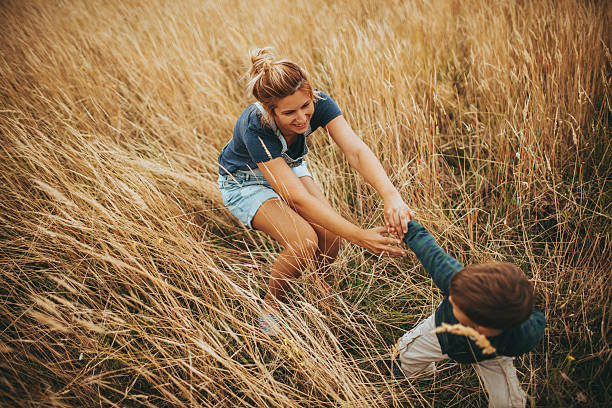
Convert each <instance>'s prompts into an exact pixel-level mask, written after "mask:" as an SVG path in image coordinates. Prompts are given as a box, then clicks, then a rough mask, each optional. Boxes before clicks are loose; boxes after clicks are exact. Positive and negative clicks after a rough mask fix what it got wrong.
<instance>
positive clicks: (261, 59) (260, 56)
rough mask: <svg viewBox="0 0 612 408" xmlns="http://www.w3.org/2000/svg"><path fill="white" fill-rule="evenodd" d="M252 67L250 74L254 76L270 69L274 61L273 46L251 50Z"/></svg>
mask: <svg viewBox="0 0 612 408" xmlns="http://www.w3.org/2000/svg"><path fill="white" fill-rule="evenodd" d="M250 56H251V69H250V70H249V76H250V77H251V78H254V77H256V76H259V75H261V74H262V73H264V72H266V71H269V70H270V68H271V67H272V64H273V63H274V53H273V52H272V47H264V48H255V49H252V50H251V51H250Z"/></svg>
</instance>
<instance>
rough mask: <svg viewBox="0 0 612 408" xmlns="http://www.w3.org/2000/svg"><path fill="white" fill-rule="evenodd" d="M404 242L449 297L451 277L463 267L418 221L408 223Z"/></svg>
mask: <svg viewBox="0 0 612 408" xmlns="http://www.w3.org/2000/svg"><path fill="white" fill-rule="evenodd" d="M404 242H405V243H406V245H408V247H409V248H410V249H411V250H412V252H414V254H415V255H416V256H417V258H418V260H419V261H420V262H421V264H423V266H424V267H425V270H426V271H427V273H428V274H429V275H430V276H431V278H432V279H433V281H434V283H435V284H436V286H438V288H440V290H441V291H442V292H443V293H444V295H445V296H448V294H449V293H448V290H449V286H450V279H451V277H452V276H453V275H454V274H455V273H457V272H459V271H460V270H461V269H463V266H462V265H461V264H460V263H459V261H457V260H456V259H455V258H453V257H452V256H450V255H448V254H447V253H446V252H444V250H442V248H440V247H439V246H438V244H436V241H435V240H434V237H433V236H432V235H431V234H430V233H429V232H428V231H427V230H426V229H425V228H424V227H423V226H422V225H421V224H419V223H418V222H417V221H414V220H413V221H410V223H408V232H407V233H406V235H404Z"/></svg>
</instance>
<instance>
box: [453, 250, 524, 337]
mask: <svg viewBox="0 0 612 408" xmlns="http://www.w3.org/2000/svg"><path fill="white" fill-rule="evenodd" d="M449 293H450V295H451V296H452V297H453V302H454V303H455V304H456V305H457V306H458V307H459V308H460V309H461V311H462V312H463V313H465V314H466V316H467V317H469V318H470V320H472V321H473V322H474V323H476V324H478V325H480V326H483V327H487V328H491V329H501V330H506V329H509V328H511V327H514V326H516V325H519V324H521V323H522V322H524V321H525V320H527V319H528V318H529V315H530V314H531V312H532V311H533V303H534V299H533V285H532V284H531V282H529V281H528V280H527V278H526V276H525V274H524V273H523V271H521V270H520V269H519V268H518V267H517V266H516V265H513V264H511V263H501V262H491V263H484V264H476V265H469V266H466V267H465V268H463V269H462V270H460V271H459V272H457V273H456V274H454V275H453V276H452V277H451V281H450V290H449Z"/></svg>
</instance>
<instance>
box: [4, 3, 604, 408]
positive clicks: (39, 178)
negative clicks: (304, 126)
mask: <svg viewBox="0 0 612 408" xmlns="http://www.w3.org/2000/svg"><path fill="white" fill-rule="evenodd" d="M611 17H612V7H610V6H609V3H607V2H605V1H570V0H558V1H553V0H543V1H518V0H517V1H502V0H489V1H485V0H469V1H458V0H454V1H453V0H428V1H424V0H423V1H421V0H415V1H398V0H380V1H377V0H338V1H323V0H308V1H305V0H295V1H283V0H266V1H259V2H252V1H246V0H225V1H221V0H218V1H206V0H200V1H196V0H184V1H180V2H178V1H163V0H150V1H136V0H123V1H119V0H106V1H101V0H70V1H68V0H66V1H63V0H53V1H43V0H39V1H33V0H3V1H2V2H0V157H1V160H0V405H1V406H7V407H9V406H18V407H97V406H99V407H101V406H109V407H110V406H116V407H140V406H143V407H182V406H185V407H186V406H189V407H195V406H203V407H237V406H253V407H255V406H257V407H261V406H271V407H337V406H342V407H368V408H369V407H400V406H401V407H404V406H405V407H423V406H427V407H430V406H431V407H433V406H436V407H438V406H439V407H454V406H460V407H464V408H466V407H479V406H486V404H487V398H486V394H485V392H484V390H483V388H482V386H481V385H480V384H479V380H478V377H477V376H476V374H475V373H474V371H473V369H472V368H471V367H469V366H460V365H458V364H454V363H450V362H447V363H444V364H441V365H440V366H439V368H440V372H439V373H438V374H437V375H436V377H435V378H434V379H429V380H422V381H412V382H410V381H398V380H392V379H389V378H388V377H387V376H386V372H385V368H384V366H383V365H382V364H381V362H382V361H384V360H386V359H389V358H391V356H392V348H393V345H394V343H395V341H396V340H397V339H398V338H399V337H400V336H401V334H403V333H404V332H405V331H406V330H408V329H410V328H411V327H413V326H414V325H415V324H416V323H417V322H418V321H419V320H420V319H423V318H424V317H426V316H428V315H429V314H430V313H431V312H432V310H433V309H434V308H435V306H436V305H437V303H438V302H439V301H440V300H441V294H440V292H439V291H438V290H437V289H436V288H435V287H434V286H433V284H432V283H431V280H430V279H428V277H427V275H426V273H425V272H424V270H423V269H422V267H420V265H419V264H418V262H417V260H416V258H415V257H414V256H412V255H410V256H408V257H405V258H402V259H389V258H382V259H378V258H377V257H375V256H372V255H370V254H368V253H366V252H365V251H364V250H362V249H361V248H359V247H355V246H353V245H350V244H346V243H345V244H344V245H343V247H342V250H341V254H340V257H339V259H338V261H337V262H336V263H335V264H334V265H333V272H334V276H335V282H334V285H333V286H334V289H335V290H337V291H338V293H341V295H342V297H343V298H344V300H345V302H346V305H344V306H342V305H338V304H335V303H332V302H328V301H326V299H322V296H321V293H320V292H319V291H318V289H317V286H316V285H315V284H314V283H315V282H316V279H314V277H315V274H316V271H315V270H308V271H307V272H306V273H305V274H304V276H303V277H302V278H301V279H300V280H299V281H297V282H295V285H293V287H292V288H291V293H290V296H289V298H290V299H291V300H290V301H289V302H288V303H287V305H286V308H285V310H284V313H283V316H284V324H285V325H286V327H287V329H286V331H285V332H284V333H283V335H282V336H281V337H279V338H275V339H274V338H273V339H271V338H266V337H264V336H263V335H261V334H259V332H258V331H257V329H256V326H255V316H256V314H257V304H258V299H260V298H261V296H262V295H263V293H264V291H265V288H266V283H267V275H268V268H269V265H270V263H271V262H272V261H273V259H274V257H275V254H276V253H277V252H278V249H279V248H278V245H277V244H276V243H275V242H274V241H272V240H271V239H269V238H267V237H266V236H264V235H262V234H260V233H257V232H253V231H247V230H245V229H244V228H242V227H241V226H240V225H239V224H238V223H237V221H235V220H234V219H233V218H232V217H231V215H230V214H229V213H228V212H227V211H226V210H225V209H224V208H223V203H222V202H221V201H220V197H219V194H218V192H217V184H216V178H217V155H218V153H219V151H220V150H221V148H222V147H223V146H224V144H225V143H226V142H227V141H228V140H229V138H230V136H231V132H232V129H233V126H234V122H235V120H236V118H237V117H238V115H239V114H240V112H241V111H242V110H243V109H244V107H245V106H246V105H247V104H249V103H251V102H252V99H251V98H250V97H249V96H248V95H247V94H246V92H245V80H244V77H243V75H244V73H245V72H246V70H247V68H248V66H247V63H248V50H249V49H250V48H252V47H256V46H257V47H261V46H266V45H271V46H273V47H275V50H276V52H277V54H279V55H282V56H286V57H288V58H290V59H292V60H295V61H297V62H298V63H300V64H302V65H303V66H304V67H306V68H307V69H308V71H309V72H310V74H311V77H312V81H313V83H314V85H315V86H316V87H317V88H320V89H322V90H324V91H325V92H327V93H329V94H330V95H331V96H332V97H333V98H334V99H335V100H336V101H337V102H338V104H339V105H340V107H341V109H342V110H343V112H344V115H345V117H346V118H347V120H348V122H349V123H350V124H351V125H352V127H353V128H354V129H355V131H356V133H357V134H359V135H360V136H361V137H362V138H363V139H364V140H365V141H366V142H367V144H368V145H369V146H370V147H371V148H372V150H373V151H374V153H375V154H376V155H377V156H378V157H380V158H381V161H382V162H383V166H384V167H385V169H386V170H387V171H388V174H389V175H390V177H391V178H392V181H393V182H394V183H395V185H396V186H398V188H399V189H400V191H401V193H402V195H403V196H404V198H405V200H406V202H407V203H408V204H409V205H410V206H411V207H412V208H414V209H415V211H416V212H417V216H418V219H419V220H420V221H421V222H422V223H423V224H424V225H426V226H427V227H428V228H429V229H430V230H431V231H432V233H433V234H434V235H435V236H436V238H437V240H438V242H439V243H440V244H441V245H442V246H443V247H444V248H445V249H446V250H447V251H448V252H449V253H451V254H453V255H454V256H456V257H457V258H458V259H459V260H460V261H462V262H464V263H473V262H482V261H486V260H503V261H510V262H514V263H516V264H518V265H519V266H520V267H521V268H522V269H523V270H524V271H525V273H526V274H527V275H528V276H529V277H530V279H532V280H533V282H534V284H535V288H536V292H537V308H538V309H539V310H541V311H542V312H543V313H544V314H545V315H546V318H547V321H548V327H547V329H546V333H545V336H544V338H543V340H542V342H541V344H540V345H539V346H538V347H537V348H536V349H535V350H534V351H533V352H532V353H530V354H528V355H525V356H523V357H521V358H518V359H517V360H516V362H515V363H516V365H517V368H518V371H519V379H520V381H521V383H522V385H523V388H524V389H525V390H526V391H527V392H528V394H529V406H550V407H567V406H589V407H596V406H610V405H611V404H612V397H611V393H612V389H611V388H612V386H611V385H610V384H611V383H612V377H611V375H610V359H611V348H610V338H611V334H610V314H611V311H612V307H611V306H612V304H611V301H610V288H611V287H612V282H611V279H610V269H611V267H612V257H611V252H612V251H611V249H612V223H611V219H612V185H611V183H612V169H611V163H612V150H611V149H612V143H611V139H612V137H611V134H610V119H611V118H612V115H611V113H612V103H611V96H612V95H611V82H612V69H611V68H612V57H611V54H610V43H611V39H612V33H611V31H612V28H611V27H612V18H611ZM310 139H311V140H310V144H311V146H310V147H311V154H310V157H311V160H310V164H311V169H312V171H313V174H314V175H315V177H316V178H317V180H318V182H319V184H320V185H321V186H322V188H323V189H324V191H325V192H326V194H327V196H328V197H329V199H330V200H331V202H332V204H333V205H334V207H335V208H337V209H338V211H339V212H340V213H341V214H343V215H344V216H345V217H347V218H348V219H350V220H352V221H354V222H356V223H358V224H359V225H362V226H375V225H379V224H381V222H382V206H381V203H380V201H379V199H378V198H377V196H376V195H375V194H373V192H374V191H373V190H372V189H371V188H370V187H369V186H368V185H367V184H366V183H365V182H364V181H363V179H362V178H361V177H360V176H359V175H358V174H355V173H354V172H353V171H352V170H351V168H350V166H349V165H348V163H347V162H346V160H345V159H344V157H343V156H342V154H341V153H340V151H339V150H338V148H337V147H336V146H335V145H334V144H333V142H332V141H331V139H330V138H329V137H328V136H327V135H326V134H325V133H324V132H323V131H321V130H319V131H318V132H317V133H316V134H314V135H313V136H311V137H310Z"/></svg>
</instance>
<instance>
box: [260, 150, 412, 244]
mask: <svg viewBox="0 0 612 408" xmlns="http://www.w3.org/2000/svg"><path fill="white" fill-rule="evenodd" d="M257 167H258V168H259V169H260V170H261V171H262V173H263V174H264V176H265V177H266V180H268V182H269V183H270V185H271V186H272V188H273V189H274V191H276V192H277V193H278V194H279V195H280V196H281V197H282V198H283V199H284V200H285V202H286V203H287V204H289V206H290V207H291V208H293V209H294V210H295V211H296V212H297V213H298V214H300V215H301V216H302V217H304V219H306V221H308V222H310V223H315V224H318V225H321V226H322V227H324V228H326V229H328V230H330V231H331V232H334V233H336V234H337V235H339V236H341V237H343V238H345V239H346V240H348V241H350V242H352V243H354V244H356V245H359V246H361V247H364V248H366V249H367V250H368V251H370V252H372V253H375V254H381V253H383V252H384V253H386V254H389V255H391V256H403V255H405V252H404V250H403V249H400V248H397V247H394V246H392V245H398V244H400V242H401V241H400V240H398V239H395V238H392V237H385V236H383V235H382V232H384V231H385V228H384V227H378V228H372V229H368V230H364V229H362V228H359V227H357V226H356V225H354V224H352V223H351V222H349V221H347V220H346V219H344V218H343V217H342V216H340V214H338V213H337V212H336V211H335V210H334V209H333V208H332V207H331V206H330V205H329V204H328V203H327V202H325V201H321V200H319V199H317V198H316V197H315V196H313V195H312V194H310V193H309V192H308V191H307V190H306V188H305V187H304V185H303V184H302V182H301V181H300V179H299V178H298V177H297V176H296V175H295V173H293V171H292V170H291V168H289V166H287V163H286V162H285V160H284V159H283V158H282V157H277V158H275V159H272V160H269V161H267V162H262V163H257Z"/></svg>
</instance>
